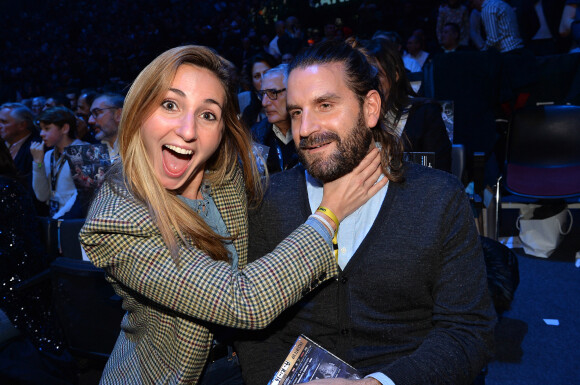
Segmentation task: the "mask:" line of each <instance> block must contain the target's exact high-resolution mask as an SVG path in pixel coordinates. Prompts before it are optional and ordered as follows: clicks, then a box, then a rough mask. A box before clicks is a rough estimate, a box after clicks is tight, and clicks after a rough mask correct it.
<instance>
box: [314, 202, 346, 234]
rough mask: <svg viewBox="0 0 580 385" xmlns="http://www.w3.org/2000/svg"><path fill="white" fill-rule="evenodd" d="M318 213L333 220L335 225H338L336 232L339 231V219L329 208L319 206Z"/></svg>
mask: <svg viewBox="0 0 580 385" xmlns="http://www.w3.org/2000/svg"><path fill="white" fill-rule="evenodd" d="M316 211H320V212H321V213H323V214H325V215H326V216H327V217H329V218H330V219H332V221H333V222H334V224H335V225H336V231H338V225H339V224H340V222H339V221H338V217H337V216H336V215H335V214H334V213H333V212H332V211H331V210H330V209H329V208H327V207H324V206H319V207H318V208H317V209H316Z"/></svg>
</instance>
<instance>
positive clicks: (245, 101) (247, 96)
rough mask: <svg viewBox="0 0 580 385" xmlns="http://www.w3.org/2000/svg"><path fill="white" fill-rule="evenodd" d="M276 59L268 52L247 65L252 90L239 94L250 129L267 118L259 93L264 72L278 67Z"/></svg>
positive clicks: (241, 109)
mask: <svg viewBox="0 0 580 385" xmlns="http://www.w3.org/2000/svg"><path fill="white" fill-rule="evenodd" d="M278 64H279V63H278V61H277V60H276V58H275V57H274V56H272V55H270V54H268V53H266V52H260V53H258V54H256V55H254V56H253V57H252V58H251V59H250V61H249V62H248V64H247V65H246V76H247V77H248V78H249V79H250V80H251V82H250V90H249V91H244V92H241V93H239V94H238V103H239V105H240V113H241V115H242V121H243V122H244V123H245V124H246V126H247V127H248V129H250V128H251V127H252V126H253V125H254V123H256V122H259V121H260V120H262V119H265V118H266V115H265V114H264V113H263V111H262V100H261V99H260V98H259V97H258V91H260V90H261V89H262V76H263V75H264V72H266V71H268V70H269V69H271V68H274V67H276V66H277V65H278Z"/></svg>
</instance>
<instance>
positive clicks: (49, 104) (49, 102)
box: [42, 98, 56, 111]
mask: <svg viewBox="0 0 580 385" xmlns="http://www.w3.org/2000/svg"><path fill="white" fill-rule="evenodd" d="M52 107H56V100H54V98H48V99H46V102H45V103H44V107H42V111H45V110H48V109H49V108H52Z"/></svg>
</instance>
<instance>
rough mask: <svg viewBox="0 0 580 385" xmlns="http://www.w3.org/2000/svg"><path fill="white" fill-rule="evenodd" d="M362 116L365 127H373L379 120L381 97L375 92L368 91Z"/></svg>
mask: <svg viewBox="0 0 580 385" xmlns="http://www.w3.org/2000/svg"><path fill="white" fill-rule="evenodd" d="M363 114H364V118H365V123H366V125H367V127H374V126H376V125H377V122H378V121H379V119H380V118H381V96H380V94H379V93H378V91H377V90H370V91H369V92H368V93H367V96H366V97H365V101H364V104H363Z"/></svg>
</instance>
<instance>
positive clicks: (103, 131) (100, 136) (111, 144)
mask: <svg viewBox="0 0 580 385" xmlns="http://www.w3.org/2000/svg"><path fill="white" fill-rule="evenodd" d="M124 100H125V98H124V97H123V95H120V94H116V93H105V94H101V95H98V96H97V97H96V98H95V100H94V101H93V104H91V115H90V117H89V125H90V126H91V127H92V129H93V130H94V133H95V139H96V140H97V141H99V142H101V143H103V144H106V145H107V149H108V150H109V159H111V161H112V162H114V161H115V160H116V159H117V157H118V155H119V149H118V144H117V137H118V135H119V123H120V122H121V113H122V112H123V103H124Z"/></svg>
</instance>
